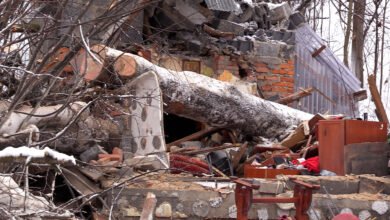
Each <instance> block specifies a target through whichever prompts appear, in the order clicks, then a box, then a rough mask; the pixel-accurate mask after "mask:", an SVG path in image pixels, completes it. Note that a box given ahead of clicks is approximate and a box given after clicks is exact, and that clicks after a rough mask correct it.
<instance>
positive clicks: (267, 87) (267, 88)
mask: <svg viewBox="0 0 390 220" xmlns="http://www.w3.org/2000/svg"><path fill="white" fill-rule="evenodd" d="M261 90H262V91H272V86H270V85H264V86H261Z"/></svg>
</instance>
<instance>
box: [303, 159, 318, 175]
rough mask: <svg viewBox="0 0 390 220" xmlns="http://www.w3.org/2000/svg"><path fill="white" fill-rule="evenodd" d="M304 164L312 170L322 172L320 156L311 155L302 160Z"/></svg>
mask: <svg viewBox="0 0 390 220" xmlns="http://www.w3.org/2000/svg"><path fill="white" fill-rule="evenodd" d="M302 165H303V166H304V167H306V168H307V169H308V170H309V171H310V172H314V173H319V172H320V158H319V157H318V156H316V157H311V158H309V159H307V160H305V161H303V162H302Z"/></svg>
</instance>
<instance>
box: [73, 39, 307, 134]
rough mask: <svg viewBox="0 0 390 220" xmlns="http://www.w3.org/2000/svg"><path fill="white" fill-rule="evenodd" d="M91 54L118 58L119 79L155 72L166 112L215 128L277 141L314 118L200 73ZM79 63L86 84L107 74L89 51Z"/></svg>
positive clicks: (97, 48)
mask: <svg viewBox="0 0 390 220" xmlns="http://www.w3.org/2000/svg"><path fill="white" fill-rule="evenodd" d="M102 48H104V49H102ZM91 51H92V52H95V53H97V54H99V55H100V53H103V55H101V56H100V57H104V54H107V53H109V54H116V55H118V56H117V57H115V60H116V61H115V62H118V63H120V64H121V65H126V66H121V67H120V68H116V66H120V65H115V64H114V65H112V66H113V67H114V68H113V70H114V71H113V72H115V74H118V75H119V76H122V75H123V76H129V73H132V74H133V75H140V74H142V73H145V72H148V71H154V72H155V73H156V74H157V76H158V78H159V81H160V87H161V90H162V92H163V99H164V103H165V104H166V105H165V106H164V107H165V108H164V111H166V112H168V113H171V114H176V115H179V116H182V117H186V118H190V119H193V120H196V121H200V122H204V123H207V124H209V125H210V126H213V127H221V128H230V129H239V130H241V131H242V132H244V133H245V134H248V135H259V136H263V137H267V138H275V137H279V136H280V135H284V134H285V131H286V129H287V128H289V127H290V126H291V125H297V124H299V123H300V122H301V121H302V120H308V119H310V118H311V117H312V115H311V114H307V113H304V112H301V111H298V110H296V109H293V108H290V107H287V106H284V105H281V104H278V103H273V102H269V101H266V100H263V99H261V98H258V97H256V96H253V95H249V94H244V93H242V92H240V91H239V90H238V89H237V88H235V87H234V86H233V85H231V84H229V83H226V82H222V81H219V80H216V79H213V78H210V77H207V76H204V75H201V74H198V73H194V72H190V71H183V72H176V71H172V70H168V69H165V68H162V67H159V66H157V65H154V64H153V63H151V62H149V61H148V60H146V59H144V58H142V57H139V56H137V55H134V54H130V53H123V52H120V51H118V50H115V49H112V48H108V47H104V46H101V45H97V46H93V47H92V48H91ZM80 58H81V59H80ZM78 59H79V60H77V61H76V62H77V63H85V64H86V65H87V67H88V68H82V69H79V72H80V74H85V77H86V79H87V80H90V79H91V78H93V77H89V76H90V75H91V76H96V77H95V78H99V77H100V74H106V73H104V72H96V70H99V69H100V70H101V69H103V66H102V65H103V62H95V61H94V60H93V58H92V57H90V56H89V55H88V54H87V53H86V51H81V52H80V54H79V55H78ZM85 59H87V60H85ZM89 70H91V71H89ZM124 70H125V71H124Z"/></svg>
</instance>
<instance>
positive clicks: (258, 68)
mask: <svg viewBox="0 0 390 220" xmlns="http://www.w3.org/2000/svg"><path fill="white" fill-rule="evenodd" d="M255 70H256V72H259V73H268V72H270V71H271V70H270V69H268V67H263V66H256V69H255Z"/></svg>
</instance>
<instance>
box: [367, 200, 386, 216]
mask: <svg viewBox="0 0 390 220" xmlns="http://www.w3.org/2000/svg"><path fill="white" fill-rule="evenodd" d="M371 208H372V210H374V211H376V212H377V213H378V214H379V215H383V214H385V213H386V212H387V210H389V206H388V205H387V203H386V202H385V201H375V202H373V203H372V206H371Z"/></svg>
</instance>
